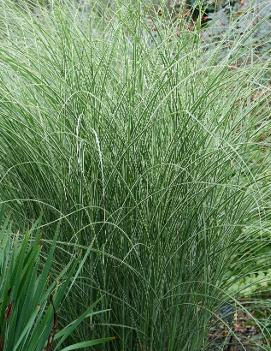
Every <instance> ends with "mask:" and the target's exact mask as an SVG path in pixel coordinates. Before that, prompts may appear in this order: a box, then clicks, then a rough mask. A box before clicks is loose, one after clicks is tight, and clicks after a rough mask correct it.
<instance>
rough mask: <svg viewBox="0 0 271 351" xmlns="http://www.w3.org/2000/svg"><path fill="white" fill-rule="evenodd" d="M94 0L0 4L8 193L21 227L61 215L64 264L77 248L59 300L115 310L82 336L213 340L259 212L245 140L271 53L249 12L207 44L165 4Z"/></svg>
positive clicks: (0, 165) (1, 188) (167, 345)
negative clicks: (238, 30) (257, 40)
mask: <svg viewBox="0 0 271 351" xmlns="http://www.w3.org/2000/svg"><path fill="white" fill-rule="evenodd" d="M96 5H97V4H95V2H90V6H89V7H87V8H86V9H85V10H79V9H78V8H77V7H76V6H75V7H74V6H73V5H72V4H71V3H68V2H65V4H60V5H59V4H58V2H53V3H52V4H51V5H50V6H49V7H48V8H43V9H39V12H38V15H37V14H36V13H35V14H33V12H31V11H32V10H29V9H28V8H27V7H25V6H24V7H20V6H18V5H14V4H12V3H11V2H9V1H1V5H0V9H1V11H0V35H1V45H0V64H1V77H0V99H1V104H0V129H1V134H0V148H1V153H0V200H1V202H2V203H5V205H6V207H7V211H8V212H9V214H10V216H11V218H13V219H15V221H14V223H15V224H16V226H17V227H18V228H20V229H23V228H25V227H26V226H28V225H29V223H32V222H33V220H35V219H36V218H37V217H39V216H40V214H41V213H42V218H43V222H42V223H41V224H40V226H41V227H42V230H43V231H44V235H45V237H46V238H47V239H48V240H50V239H52V236H53V233H54V229H53V228H55V224H56V223H57V222H59V221H60V220H61V222H62V225H61V230H60V231H59V234H58V237H57V245H58V247H59V248H62V250H61V251H60V252H61V253H60V254H59V255H58V257H56V261H57V267H59V265H66V264H67V263H68V261H69V257H70V256H69V253H74V254H75V253H76V254H77V255H80V254H81V255H82V267H81V268H82V270H81V271H80V274H79V275H78V277H77V280H76V285H75V287H74V289H72V290H71V295H70V297H69V304H67V306H66V307H65V313H66V314H67V316H69V317H75V316H78V315H79V314H80V313H81V312H82V311H83V310H84V308H85V306H87V305H89V304H90V302H93V301H96V300H97V299H100V304H101V308H102V309H108V308H110V309H111V312H110V313H106V314H102V315H101V316H100V319H99V320H98V321H97V323H96V325H95V328H94V330H92V329H91V328H90V326H89V324H88V323H87V322H86V323H82V325H81V327H80V328H79V329H78V332H77V339H78V338H79V339H80V340H85V339H89V336H90V334H91V336H92V335H96V336H95V337H101V336H104V335H114V336H116V341H115V342H114V343H111V344H110V345H109V346H108V350H118V351H119V350H135V351H142V350H144V351H145V350H148V351H151V350H153V351H154V350H155V351H158V350H161V351H164V350H168V351H173V350H176V351H177V350H182V351H186V350H187V351H198V350H204V349H205V348H206V347H207V345H208V331H209V328H210V320H211V317H212V316H213V315H217V311H218V310H219V308H220V306H222V305H223V303H224V302H227V301H229V300H230V299H232V298H234V296H231V295H230V294H229V291H230V288H231V285H232V284H233V281H232V279H230V277H229V272H230V269H231V271H234V272H235V273H234V274H236V275H238V274H240V275H242V274H246V273H247V272H246V268H247V267H248V266H247V265H245V266H244V264H243V263H244V262H247V256H246V255H245V253H246V250H247V244H246V243H247V238H248V237H249V238H251V237H252V236H254V237H256V235H257V234H258V233H260V231H261V229H262V223H263V222H262V221H261V220H262V219H263V218H265V217H266V208H264V205H265V196H264V194H263V191H262V189H261V186H260V185H259V184H260V183H259V178H260V176H261V174H262V171H263V170H262V168H261V167H259V170H258V168H257V167H253V169H252V167H251V165H250V151H251V146H252V144H253V143H254V142H255V137H256V135H257V133H258V130H259V129H260V128H259V126H260V125H261V123H262V120H263V119H264V118H266V117H267V99H266V94H268V89H267V88H266V86H265V84H266V83H265V82H266V74H267V72H268V64H269V63H268V62H267V61H265V62H261V61H260V60H259V59H257V58H255V57H254V56H253V48H252V47H250V42H249V41H248V38H249V37H250V33H252V32H253V30H254V27H253V26H252V25H251V26H248V28H247V30H246V31H245V32H244V33H243V34H242V35H240V36H239V37H234V39H233V36H232V31H233V30H234V26H235V25H236V26H237V23H232V28H231V29H230V30H231V32H228V31H225V33H223V35H222V37H221V38H220V41H218V42H217V43H216V46H215V47H213V46H212V47H211V46H209V45H208V44H207V43H206V44H205V43H204V42H202V39H201V32H200V31H201V28H200V26H197V25H195V26H191V25H188V23H187V22H186V21H187V20H186V19H185V18H182V17H180V19H179V20H178V21H177V22H171V20H170V16H169V15H167V13H166V10H164V12H163V11H162V12H161V13H162V15H161V14H158V15H157V16H156V15H155V14H153V12H151V13H152V15H149V14H148V13H146V11H147V10H146V9H145V8H144V7H143V6H142V3H141V2H140V1H133V2H127V1H126V2H124V1H114V2H112V3H111V5H110V6H108V7H104V11H103V12H102V13H101V11H100V9H98V10H99V11H98V10H97V8H96ZM96 10H97V11H96ZM252 58H253V59H252ZM259 91H264V92H265V95H262V94H257V93H258V92H259ZM256 127H257V128H258V129H256ZM264 210H265V211H264ZM252 222H253V225H252V224H251V223H252ZM247 226H250V230H249V231H246V230H245V229H246V228H247ZM251 228H253V230H252V229H251ZM255 245H258V242H255ZM243 257H245V259H244V260H243V261H242V258H243ZM104 347H105V349H106V347H107V346H106V345H105V346H104Z"/></svg>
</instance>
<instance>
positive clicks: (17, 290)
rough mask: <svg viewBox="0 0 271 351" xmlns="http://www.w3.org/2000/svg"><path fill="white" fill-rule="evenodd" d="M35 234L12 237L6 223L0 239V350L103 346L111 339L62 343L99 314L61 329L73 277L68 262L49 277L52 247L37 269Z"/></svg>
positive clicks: (64, 350)
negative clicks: (65, 300)
mask: <svg viewBox="0 0 271 351" xmlns="http://www.w3.org/2000/svg"><path fill="white" fill-rule="evenodd" d="M33 230H34V228H33V229H32V230H31V231H28V232H26V233H24V235H23V236H22V235H19V233H17V234H13V233H12V231H11V228H10V225H8V224H7V223H5V224H4V225H3V227H2V228H1V232H0V234H1V237H0V296H1V300H0V350H1V351H9V350H13V351H26V350H28V351H53V350H59V351H69V350H78V349H81V348H87V347H91V346H94V345H98V344H103V343H105V342H108V341H110V340H112V338H104V339H100V340H97V339H95V340H89V341H81V342H78V343H76V344H70V345H68V346H67V345H66V347H64V345H65V344H64V343H65V341H66V339H67V338H68V337H69V336H70V334H71V333H72V332H74V330H75V329H76V328H77V327H78V326H79V325H80V323H81V322H82V321H83V320H84V319H86V318H91V317H92V315H95V314H97V312H94V311H93V306H92V307H88V308H86V310H85V312H84V313H83V314H82V315H81V316H80V317H79V318H77V319H75V320H74V321H71V323H69V324H68V325H67V326H65V327H63V328H61V323H63V321H61V318H60V314H61V313H60V306H61V303H62V302H63V300H64V298H65V297H66V293H67V291H68V290H69V289H70V286H71V283H72V281H73V274H74V273H75V268H76V266H75V264H74V262H73V261H72V260H71V263H70V264H69V265H68V266H67V267H66V268H65V269H64V270H63V271H62V272H61V273H60V274H58V275H57V276H56V277H55V276H54V277H53V276H52V273H53V269H52V265H53V257H54V251H55V246H56V243H55V241H54V243H53V244H52V245H51V247H50V250H49V252H48V253H47V256H46V261H45V262H44V264H43V265H42V266H41V265H40V263H41V237H40V234H39V233H37V232H35V236H34V235H33Z"/></svg>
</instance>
